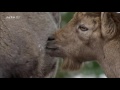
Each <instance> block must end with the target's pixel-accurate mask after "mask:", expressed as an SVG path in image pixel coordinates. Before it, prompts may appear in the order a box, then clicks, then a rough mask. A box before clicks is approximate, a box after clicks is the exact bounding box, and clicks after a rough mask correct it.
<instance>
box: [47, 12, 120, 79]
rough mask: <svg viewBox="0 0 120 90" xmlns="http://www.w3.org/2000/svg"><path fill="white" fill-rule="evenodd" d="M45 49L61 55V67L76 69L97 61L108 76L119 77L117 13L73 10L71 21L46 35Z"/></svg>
mask: <svg viewBox="0 0 120 90" xmlns="http://www.w3.org/2000/svg"><path fill="white" fill-rule="evenodd" d="M46 49H47V53H48V54H50V55H51V56H55V57H62V58H63V59H64V60H63V69H68V70H77V69H79V68H80V66H81V64H82V63H83V62H86V61H92V60H95V61H97V62H98V63H99V64H100V66H101V67H102V68H103V70H104V72H105V74H106V76H107V77H109V78H115V77H120V15H119V14H118V13H115V12H76V13H75V15H74V16H73V18H72V19H71V21H70V22H69V23H68V24H67V25H66V26H65V27H64V28H62V29H61V30H59V31H57V32H56V33H55V34H54V35H53V36H51V37H49V38H48V43H47V46H46Z"/></svg>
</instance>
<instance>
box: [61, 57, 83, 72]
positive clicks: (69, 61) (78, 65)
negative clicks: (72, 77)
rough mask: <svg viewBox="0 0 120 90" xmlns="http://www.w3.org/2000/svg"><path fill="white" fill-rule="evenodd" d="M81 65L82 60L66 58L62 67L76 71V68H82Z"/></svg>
mask: <svg viewBox="0 0 120 90" xmlns="http://www.w3.org/2000/svg"><path fill="white" fill-rule="evenodd" d="M81 66H82V63H81V62H77V61H75V60H72V59H70V58H65V59H64V60H63V64H62V69H63V70H68V71H75V70H78V69H80V68H81Z"/></svg>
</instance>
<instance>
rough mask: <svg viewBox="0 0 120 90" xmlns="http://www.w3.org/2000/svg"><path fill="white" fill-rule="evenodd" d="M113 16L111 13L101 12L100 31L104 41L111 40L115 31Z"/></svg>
mask: <svg viewBox="0 0 120 90" xmlns="http://www.w3.org/2000/svg"><path fill="white" fill-rule="evenodd" d="M114 14H115V13H113V12H101V31H102V35H103V38H105V39H111V38H112V37H113V36H114V34H115V32H116V30H117V27H116V23H115V21H114V18H115V17H114Z"/></svg>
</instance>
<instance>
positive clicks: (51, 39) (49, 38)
mask: <svg viewBox="0 0 120 90" xmlns="http://www.w3.org/2000/svg"><path fill="white" fill-rule="evenodd" d="M54 40H55V36H54V35H52V36H50V37H48V40H47V41H54Z"/></svg>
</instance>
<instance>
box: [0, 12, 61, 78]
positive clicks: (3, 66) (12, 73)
mask: <svg viewBox="0 0 120 90" xmlns="http://www.w3.org/2000/svg"><path fill="white" fill-rule="evenodd" d="M59 21H60V15H59V13H58V12H0V78H51V77H54V76H55V74H56V70H57V60H56V59H55V58H53V57H50V56H49V55H46V54H45V50H44V48H45V45H46V41H47V38H48V36H50V35H51V34H52V33H53V32H54V31H55V30H56V29H57V26H58V25H59Z"/></svg>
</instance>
